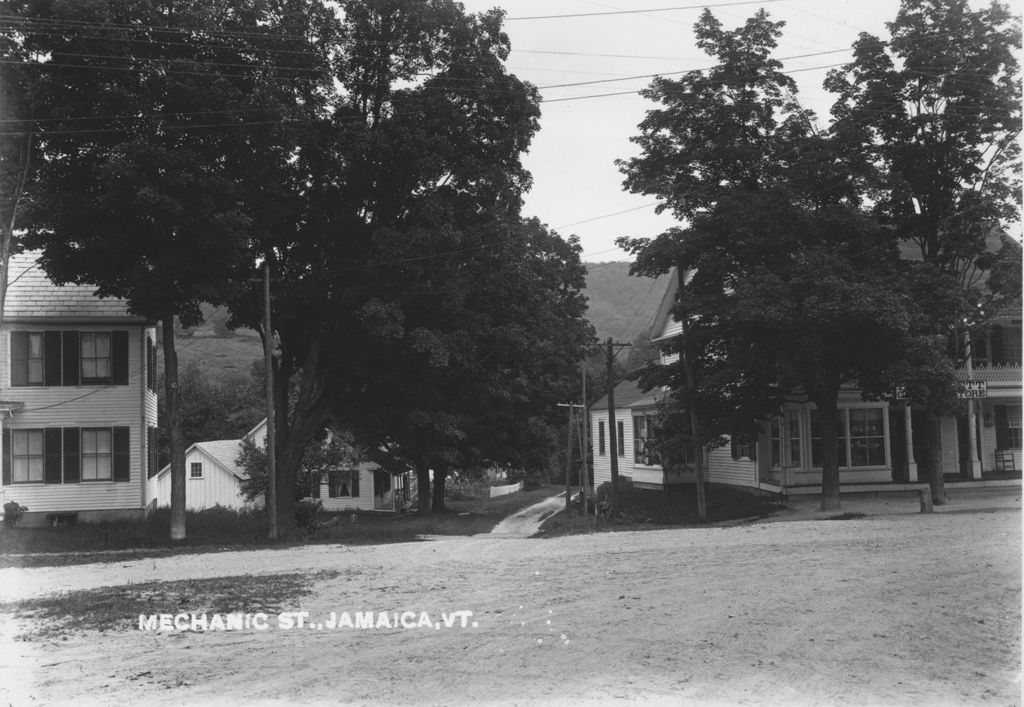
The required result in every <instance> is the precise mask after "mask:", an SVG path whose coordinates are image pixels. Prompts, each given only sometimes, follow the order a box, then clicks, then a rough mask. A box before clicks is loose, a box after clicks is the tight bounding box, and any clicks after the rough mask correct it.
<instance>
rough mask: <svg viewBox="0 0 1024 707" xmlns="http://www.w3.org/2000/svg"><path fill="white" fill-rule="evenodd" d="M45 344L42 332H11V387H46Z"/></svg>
mask: <svg viewBox="0 0 1024 707" xmlns="http://www.w3.org/2000/svg"><path fill="white" fill-rule="evenodd" d="M44 351H45V344H44V338H43V332H41V331H12V332H11V385H12V386H28V385H46V380H45V375H46V373H45V371H46V358H45V356H44Z"/></svg>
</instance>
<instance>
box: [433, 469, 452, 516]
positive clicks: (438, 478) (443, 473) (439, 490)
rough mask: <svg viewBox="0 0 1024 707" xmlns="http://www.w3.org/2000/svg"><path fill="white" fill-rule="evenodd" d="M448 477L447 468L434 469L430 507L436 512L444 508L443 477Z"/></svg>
mask: <svg viewBox="0 0 1024 707" xmlns="http://www.w3.org/2000/svg"><path fill="white" fill-rule="evenodd" d="M447 477H448V469H447V468H441V469H436V468H435V469H434V488H433V489H432V496H433V503H432V504H431V509H432V510H433V511H434V512H435V513H437V512H439V511H443V510H444V509H445V508H444V487H445V479H446V478H447Z"/></svg>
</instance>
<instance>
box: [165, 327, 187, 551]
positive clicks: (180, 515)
mask: <svg viewBox="0 0 1024 707" xmlns="http://www.w3.org/2000/svg"><path fill="white" fill-rule="evenodd" d="M162 323H163V340H164V341H163V346H164V389H165V396H166V401H165V406H166V409H167V430H168V432H169V433H170V438H171V540H184V539H185V436H184V433H182V431H181V396H180V395H179V394H178V352H177V351H176V350H175V348H174V316H173V315H168V316H166V317H164V318H163V322H162Z"/></svg>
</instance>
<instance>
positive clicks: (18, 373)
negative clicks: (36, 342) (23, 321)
mask: <svg viewBox="0 0 1024 707" xmlns="http://www.w3.org/2000/svg"><path fill="white" fill-rule="evenodd" d="M11 385H12V386H19V385H28V332H27V331H12V332H11Z"/></svg>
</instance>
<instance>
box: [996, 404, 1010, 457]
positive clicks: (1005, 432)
mask: <svg viewBox="0 0 1024 707" xmlns="http://www.w3.org/2000/svg"><path fill="white" fill-rule="evenodd" d="M1009 448H1010V428H1009V427H1008V426H1007V424H1006V406H1005V405H996V449H1009Z"/></svg>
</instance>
